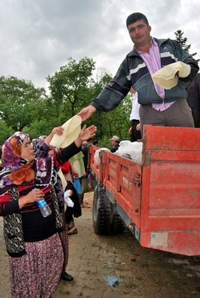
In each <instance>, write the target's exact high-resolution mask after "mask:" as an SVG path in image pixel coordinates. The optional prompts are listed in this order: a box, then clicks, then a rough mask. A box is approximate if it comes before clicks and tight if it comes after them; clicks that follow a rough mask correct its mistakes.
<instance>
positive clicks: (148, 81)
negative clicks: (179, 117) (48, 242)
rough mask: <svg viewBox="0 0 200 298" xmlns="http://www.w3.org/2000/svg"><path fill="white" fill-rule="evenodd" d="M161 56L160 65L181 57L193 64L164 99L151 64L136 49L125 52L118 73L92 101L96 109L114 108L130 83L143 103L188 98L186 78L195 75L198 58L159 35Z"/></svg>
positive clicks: (157, 40) (158, 42)
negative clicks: (186, 75) (154, 79)
mask: <svg viewBox="0 0 200 298" xmlns="http://www.w3.org/2000/svg"><path fill="white" fill-rule="evenodd" d="M155 41H156V42H157V44H158V46H159V51H160V56H161V66H162V67H163V66H166V65H168V64H171V63H174V62H177V61H182V62H184V63H186V64H189V65H190V66H191V73H190V75H189V76H188V77H187V78H184V79H183V78H181V79H180V78H179V80H178V84H177V85H176V86H175V87H174V88H172V89H170V90H165V98H164V99H162V98H161V97H160V96H159V95H158V94H157V92H156V90H155V88H154V84H153V80H152V78H151V75H150V73H149V71H148V68H147V66H146V64H145V63H144V61H143V60H142V58H141V57H140V55H139V54H138V53H137V51H135V50H134V49H133V50H132V51H131V52H130V53H129V54H128V55H127V56H126V58H125V59H124V61H123V62H122V64H121V65H120V67H119V69H118V71H117V73H116V75H115V77H114V78H113V79H112V81H111V82H110V83H109V84H108V85H107V86H106V87H105V88H104V89H103V90H102V92H101V93H100V94H99V95H98V97H97V98H95V99H94V100H93V102H92V103H91V105H93V106H94V107H95V108H96V110H97V111H111V110H113V109H114V108H116V107H117V106H118V105H119V103H120V102H121V100H122V99H123V98H124V97H125V96H126V95H127V94H128V92H129V91H130V88H131V86H132V87H133V88H134V89H135V90H136V91H137V92H138V102H139V103H140V104H142V105H145V104H152V103H162V102H163V101H164V102H173V101H178V100H182V99H186V98H187V92H186V82H189V81H191V80H192V79H193V77H194V76H195V75H196V73H197V72H198V70H199V67H198V63H197V61H196V60H194V59H193V58H192V56H191V55H189V53H188V52H186V51H185V50H183V49H182V47H181V46H180V45H179V44H178V43H177V42H176V41H173V40H170V39H156V38H155Z"/></svg>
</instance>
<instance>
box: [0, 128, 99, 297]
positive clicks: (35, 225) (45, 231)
mask: <svg viewBox="0 0 200 298" xmlns="http://www.w3.org/2000/svg"><path fill="white" fill-rule="evenodd" d="M95 131H96V127H94V126H91V127H88V128H86V127H85V126H84V128H83V129H82V130H81V132H80V134H79V137H78V138H77V139H76V140H75V142H73V143H72V144H70V145H69V146H68V147H66V148H64V149H62V150H60V151H59V152H58V153H56V154H55V155H54V156H52V157H48V158H46V159H43V158H35V153H34V150H33V146H32V143H31V141H30V139H29V136H28V135H26V134H23V133H21V132H17V133H15V134H14V135H13V136H11V137H10V138H9V139H7V140H6V142H5V143H4V147H3V154H2V159H3V165H4V168H3V170H2V171H1V172H0V215H1V216H3V217H4V235H5V242H6V249H7V252H8V254H9V256H10V257H9V262H10V283H11V295H12V297H14V298H17V297H20V298H23V297H24V298H25V297H26V298H27V297H29V298H36V297H38V298H39V297H43V298H48V297H50V296H51V294H52V293H53V292H54V291H55V289H56V287H57V285H58V283H59V280H60V276H61V273H62V267H63V250H62V245H61V241H60V238H59V236H58V233H57V231H58V230H59V229H60V228H62V217H61V216H60V213H59V206H58V201H57V197H56V195H55V192H54V187H52V185H53V184H55V183H56V175H54V173H55V171H54V167H59V166H60V165H61V164H63V163H64V162H66V161H67V160H68V159H69V158H70V157H71V156H73V155H74V154H76V153H77V152H79V151H80V148H81V144H82V141H83V140H87V139H88V138H90V137H91V136H93V135H94V134H95ZM42 198H45V200H46V202H47V204H48V205H49V207H50V208H51V210H52V213H51V214H50V215H49V216H48V217H43V216H42V214H41V212H40V210H39V208H38V206H37V203H36V201H38V200H41V199H42Z"/></svg>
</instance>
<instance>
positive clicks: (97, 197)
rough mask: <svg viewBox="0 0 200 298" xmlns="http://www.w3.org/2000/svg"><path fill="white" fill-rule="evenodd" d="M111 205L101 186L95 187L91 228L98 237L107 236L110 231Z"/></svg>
mask: <svg viewBox="0 0 200 298" xmlns="http://www.w3.org/2000/svg"><path fill="white" fill-rule="evenodd" d="M111 211H112V210H111V203H110V201H109V199H108V198H107V197H106V194H105V190H104V188H103V186H101V185H99V184H98V185H96V187H95V190H94V198H93V214H92V215H93V228H94V232H95V233H96V234H98V235H105V234H109V233H110V230H111V222H112V216H111Z"/></svg>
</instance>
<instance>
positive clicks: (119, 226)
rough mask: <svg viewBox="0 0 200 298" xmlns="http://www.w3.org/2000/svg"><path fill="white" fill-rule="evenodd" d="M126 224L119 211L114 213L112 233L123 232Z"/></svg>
mask: <svg viewBox="0 0 200 298" xmlns="http://www.w3.org/2000/svg"><path fill="white" fill-rule="evenodd" d="M124 228H125V224H124V222H123V221H122V219H121V217H120V216H119V214H118V213H117V211H115V212H114V214H113V219H112V223H111V233H112V234H115V235H117V234H122V233H123V232H124Z"/></svg>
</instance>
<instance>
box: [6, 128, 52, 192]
mask: <svg viewBox="0 0 200 298" xmlns="http://www.w3.org/2000/svg"><path fill="white" fill-rule="evenodd" d="M25 138H29V136H28V135H27V134H24V133H22V132H16V133H15V134H14V135H12V136H11V137H10V138H8V139H7V140H6V141H5V143H4V145H3V152H2V160H3V166H4V168H3V170H2V171H1V172H0V195H2V194H4V193H6V192H7V191H9V190H10V189H11V188H13V187H15V186H19V185H26V184H35V185H36V187H37V185H49V183H50V181H51V179H52V173H53V160H52V159H51V158H48V159H44V158H35V159H34V161H27V160H25V159H23V158H21V148H22V143H23V141H24V139H25Z"/></svg>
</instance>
